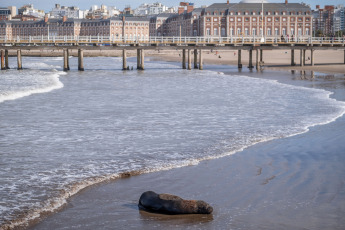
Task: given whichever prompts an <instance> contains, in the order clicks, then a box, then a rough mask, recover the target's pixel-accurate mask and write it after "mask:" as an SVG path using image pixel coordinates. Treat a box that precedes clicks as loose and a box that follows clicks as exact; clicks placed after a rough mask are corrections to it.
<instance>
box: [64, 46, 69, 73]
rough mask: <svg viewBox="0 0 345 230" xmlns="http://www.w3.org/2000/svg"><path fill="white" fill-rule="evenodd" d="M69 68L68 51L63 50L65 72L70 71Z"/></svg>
mask: <svg viewBox="0 0 345 230" xmlns="http://www.w3.org/2000/svg"><path fill="white" fill-rule="evenodd" d="M68 70H69V66H68V54H67V50H66V49H65V50H63V71H68Z"/></svg>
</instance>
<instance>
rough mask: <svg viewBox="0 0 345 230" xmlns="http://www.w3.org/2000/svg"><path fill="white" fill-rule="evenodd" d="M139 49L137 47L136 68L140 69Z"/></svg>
mask: <svg viewBox="0 0 345 230" xmlns="http://www.w3.org/2000/svg"><path fill="white" fill-rule="evenodd" d="M140 57H141V56H140V49H137V69H140V63H141V60H140Z"/></svg>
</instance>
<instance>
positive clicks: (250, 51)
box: [248, 49, 254, 69]
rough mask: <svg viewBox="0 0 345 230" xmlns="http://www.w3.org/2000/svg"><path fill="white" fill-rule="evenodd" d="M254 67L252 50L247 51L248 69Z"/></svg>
mask: <svg viewBox="0 0 345 230" xmlns="http://www.w3.org/2000/svg"><path fill="white" fill-rule="evenodd" d="M253 67H254V66H253V50H252V49H250V50H249V65H248V68H249V69H252V68H253Z"/></svg>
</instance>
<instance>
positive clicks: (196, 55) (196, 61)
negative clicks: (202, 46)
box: [194, 49, 198, 69]
mask: <svg viewBox="0 0 345 230" xmlns="http://www.w3.org/2000/svg"><path fill="white" fill-rule="evenodd" d="M197 68H198V50H197V49H195V50H194V69H197Z"/></svg>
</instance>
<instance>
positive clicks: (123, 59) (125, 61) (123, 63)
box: [122, 49, 127, 70]
mask: <svg viewBox="0 0 345 230" xmlns="http://www.w3.org/2000/svg"><path fill="white" fill-rule="evenodd" d="M122 70H127V52H126V49H123V50H122Z"/></svg>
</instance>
